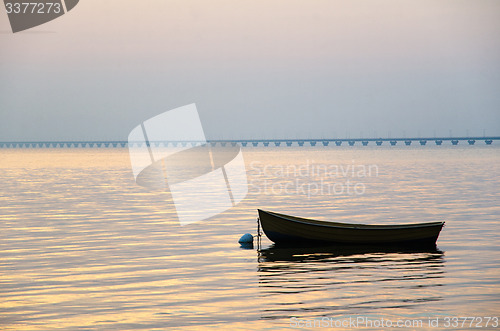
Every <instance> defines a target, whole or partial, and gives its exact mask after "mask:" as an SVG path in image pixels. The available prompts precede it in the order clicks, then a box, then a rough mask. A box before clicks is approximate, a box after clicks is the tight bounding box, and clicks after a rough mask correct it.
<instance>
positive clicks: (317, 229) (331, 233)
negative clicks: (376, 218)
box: [259, 209, 444, 245]
mask: <svg viewBox="0 0 500 331" xmlns="http://www.w3.org/2000/svg"><path fill="white" fill-rule="evenodd" d="M259 219H260V224H261V225H262V229H263V230H264V233H265V234H266V236H267V237H268V238H269V239H270V240H272V241H274V242H275V243H297V242H311V241H312V242H335V243H343V244H378V245H380V244H394V243H402V244H429V243H435V242H436V240H437V238H438V236H439V232H440V231H441V228H442V227H443V225H444V222H431V223H416V224H401V225H367V224H349V223H335V222H324V221H317V220H311V219H306V218H301V217H295V216H289V215H283V214H278V213H273V212H269V211H264V210H260V209H259Z"/></svg>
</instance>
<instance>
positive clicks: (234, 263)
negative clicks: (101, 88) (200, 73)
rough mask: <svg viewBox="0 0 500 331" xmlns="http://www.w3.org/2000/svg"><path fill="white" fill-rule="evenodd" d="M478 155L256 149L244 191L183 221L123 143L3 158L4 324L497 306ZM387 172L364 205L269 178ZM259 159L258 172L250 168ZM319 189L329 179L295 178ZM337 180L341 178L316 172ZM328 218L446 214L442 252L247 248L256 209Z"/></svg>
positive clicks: (488, 309) (242, 319)
mask: <svg viewBox="0 0 500 331" xmlns="http://www.w3.org/2000/svg"><path fill="white" fill-rule="evenodd" d="M490 147H491V148H489V147H488V148H487V147H479V146H475V147H472V148H469V147H468V146H465V147H460V148H455V149H453V148H451V147H450V148H446V147H445V148H443V147H440V148H432V147H430V146H429V148H427V147H425V148H419V147H417V148H413V147H411V148H410V147H406V146H405V147H403V148H383V147H382V148H366V149H363V148H335V147H332V148H289V149H287V148H267V149H266V148H246V149H243V151H244V157H245V161H246V163H247V169H248V176H249V182H250V184H251V186H250V193H249V195H248V197H247V199H246V200H245V201H243V202H242V203H241V204H240V205H238V206H237V207H236V208H234V209H232V210H230V211H228V212H225V213H223V214H221V215H218V216H216V217H214V218H212V219H210V220H207V221H205V222H201V223H196V224H192V225H189V226H185V227H181V226H179V224H178V222H177V221H176V217H175V209H174V208H173V206H172V205H171V203H170V202H169V200H168V196H166V195H164V194H162V193H159V192H148V191H147V190H145V189H144V188H142V187H140V186H137V185H135V183H134V181H133V178H132V175H131V171H130V164H129V159H128V153H127V151H126V150H125V149H109V150H108V149H100V150H97V149H81V150H78V149H47V150H45V149H39V150H37V149H33V150H32V149H26V150H6V149H3V150H0V153H1V155H0V156H1V157H0V183H1V188H2V189H1V191H0V218H1V221H0V234H1V235H0V297H1V298H2V299H1V301H0V328H1V329H2V330H19V329H22V330H49V329H56V328H61V329H66V330H74V329H77V328H84V329H96V330H103V329H105V330H127V329H131V330H132V329H155V328H156V329H165V328H171V327H178V328H186V329H193V328H196V329H200V328H218V329H220V328H228V329H262V328H265V327H269V328H286V327H288V326H289V318H290V317H292V316H296V317H300V318H312V317H319V316H328V317H336V316H344V315H366V314H375V315H378V316H381V317H391V316H392V317H395V316H424V317H427V316H429V315H432V316H436V315H439V316H444V315H450V316H489V315H494V314H497V313H498V311H500V309H499V308H500V305H499V300H498V298H499V297H500V287H499V285H500V284H499V278H500V277H499V276H500V267H499V266H500V257H499V251H500V246H499V245H500V241H499V240H498V239H499V238H498V235H497V233H498V226H499V225H500V224H499V217H498V216H499V215H500V207H499V205H498V201H500V193H499V187H500V169H499V167H498V164H500V153H499V150H498V148H497V147H495V146H490ZM307 160H309V161H311V160H313V161H314V162H316V163H317V164H337V165H339V164H343V165H346V164H353V160H355V161H354V163H356V164H377V165H378V168H379V174H378V176H373V177H366V178H349V179H351V180H353V181H357V182H363V184H364V185H365V187H366V191H365V193H364V194H363V195H357V196H356V195H346V194H343V195H321V194H317V195H312V196H307V195H304V194H301V193H297V192H295V193H293V194H287V193H286V192H281V194H268V193H265V192H260V193H259V190H260V191H262V190H261V189H262V187H261V186H259V185H263V183H264V182H265V181H266V180H272V181H273V182H274V183H281V184H282V185H285V184H287V183H290V182H293V181H294V180H296V179H297V178H295V177H293V176H292V177H290V176H288V177H286V176H285V177H276V178H269V176H268V174H265V173H261V174H260V175H259V174H258V172H259V171H261V172H262V169H256V167H255V166H254V167H252V166H251V165H252V162H254V161H258V162H260V163H262V164H265V165H268V166H269V167H270V168H269V169H271V168H273V167H274V168H277V167H280V166H282V165H287V164H294V165H296V166H300V165H303V164H305V163H306V161H307ZM254 165H255V163H254ZM299 179H301V180H302V179H303V180H311V181H319V180H320V179H319V178H302V177H301V178H299ZM322 179H324V180H328V181H330V182H329V183H334V182H338V181H342V182H345V178H326V179H325V178H322ZM257 208H262V209H269V210H275V211H277V212H284V213H289V214H296V215H298V216H303V217H312V218H317V219H323V220H335V221H340V222H357V223H363V222H365V223H382V224H389V223H413V222H421V221H433V220H445V221H446V227H445V228H444V229H443V231H442V233H441V236H440V238H439V240H438V248H437V249H435V250H424V251H417V252H408V251H401V250H397V251H383V250H382V251H381V250H377V249H376V250H369V251H359V250H358V251H352V250H349V249H346V248H339V247H333V248H332V247H330V248H328V249H326V250H325V249H322V250H318V249H313V250H312V251H311V250H308V249H299V248H294V249H292V250H290V249H288V250H286V249H285V250H282V249H281V248H278V247H274V246H272V244H271V243H270V242H269V241H267V240H266V239H264V241H263V248H264V250H263V251H262V254H261V256H260V257H259V256H258V254H257V251H256V250H255V249H253V250H245V249H241V248H240V247H239V245H238V244H237V240H238V238H239V237H240V236H241V235H242V234H244V233H246V232H250V233H253V234H255V231H256V221H255V218H256V209H257Z"/></svg>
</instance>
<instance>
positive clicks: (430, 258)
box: [257, 243, 446, 320]
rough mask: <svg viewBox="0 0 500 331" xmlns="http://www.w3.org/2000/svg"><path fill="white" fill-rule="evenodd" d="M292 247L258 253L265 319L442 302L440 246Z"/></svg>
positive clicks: (419, 306) (275, 247)
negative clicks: (438, 247) (437, 247)
mask: <svg viewBox="0 0 500 331" xmlns="http://www.w3.org/2000/svg"><path fill="white" fill-rule="evenodd" d="M291 246H292V245H277V244H273V245H271V246H270V247H268V248H264V249H262V250H260V251H259V257H258V269H257V270H258V276H259V300H260V302H261V305H262V313H261V318H262V319H267V320H277V319H290V318H292V317H293V316H300V317H301V318H311V319H313V318H317V317H318V316H325V315H331V314H332V312H335V315H337V316H349V315H353V314H364V313H366V312H367V311H373V312H377V311H378V312H380V311H393V310H394V309H395V310H396V311H398V312H400V311H402V310H405V309H408V311H412V310H414V311H418V310H420V311H423V310H425V309H432V307H434V305H435V303H436V302H440V301H442V300H443V296H442V293H443V292H442V291H440V290H439V289H440V287H441V286H443V283H445V281H444V278H445V276H446V274H445V271H444V263H445V259H444V253H443V252H442V251H440V250H438V249H436V245H433V244H429V245H423V246H422V245H419V246H408V245H390V246H388V245H342V244H331V243H329V244H326V245H325V246H320V245H313V246H311V245H296V244H294V245H293V247H291ZM340 319H342V318H341V317H340Z"/></svg>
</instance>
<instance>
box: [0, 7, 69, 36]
mask: <svg viewBox="0 0 500 331" xmlns="http://www.w3.org/2000/svg"><path fill="white" fill-rule="evenodd" d="M78 2H79V0H35V1H33V0H31V1H30V0H24V1H23V0H4V5H5V11H6V12H7V16H8V17H9V21H10V26H11V28H12V32H13V33H16V32H19V31H23V30H27V29H30V28H33V27H35V26H38V25H41V24H44V23H47V22H50V21H52V20H54V19H56V18H58V17H60V16H62V15H64V14H66V13H68V12H69V11H70V10H71V9H73V8H74V7H75V6H76V5H77V4H78Z"/></svg>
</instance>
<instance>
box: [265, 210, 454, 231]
mask: <svg viewBox="0 0 500 331" xmlns="http://www.w3.org/2000/svg"><path fill="white" fill-rule="evenodd" d="M257 210H258V212H263V213H267V214H269V215H271V216H274V217H278V218H280V219H283V220H285V221H290V222H295V223H301V224H306V225H310V226H321V227H327V228H338V229H356V230H399V229H412V228H424V227H435V226H444V224H445V222H444V221H441V222H426V223H410V224H396V225H393V224H354V223H341V222H329V221H320V220H313V219H307V218H302V217H296V216H290V215H285V214H280V213H275V212H270V211H267V210H262V209H257ZM301 220H302V221H301Z"/></svg>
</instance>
